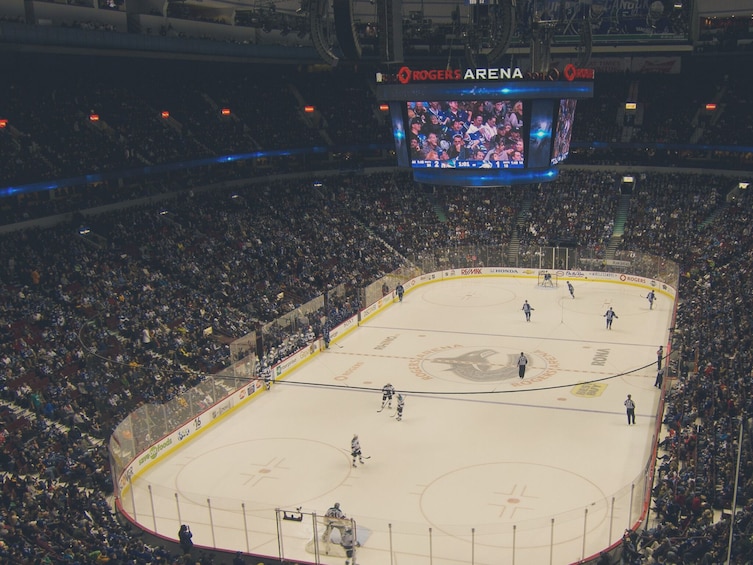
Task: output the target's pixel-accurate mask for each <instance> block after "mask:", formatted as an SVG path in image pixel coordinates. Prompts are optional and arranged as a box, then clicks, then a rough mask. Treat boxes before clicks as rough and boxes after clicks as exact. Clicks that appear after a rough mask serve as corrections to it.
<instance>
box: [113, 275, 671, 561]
mask: <svg viewBox="0 0 753 565" xmlns="http://www.w3.org/2000/svg"><path fill="white" fill-rule="evenodd" d="M559 282H560V286H559V287H558V288H541V287H538V286H536V281H535V280H531V279H514V278H470V279H469V278H466V279H457V280H450V281H445V282H439V283H433V284H427V285H424V286H421V287H417V288H415V289H413V290H411V291H410V292H409V293H407V294H406V295H405V299H404V301H403V302H402V303H399V302H395V303H394V304H393V305H391V306H389V307H388V308H387V309H386V310H385V311H383V312H382V313H380V314H378V315H377V316H375V317H373V318H372V319H370V320H368V321H366V322H365V323H364V324H362V326H361V327H359V328H358V329H356V330H355V331H353V332H351V333H350V334H348V335H347V336H345V337H344V338H343V339H342V340H340V341H338V342H335V343H333V344H332V345H331V347H330V349H329V350H327V351H324V352H322V353H321V354H317V355H315V356H314V358H313V359H311V360H310V361H309V362H307V363H305V364H304V365H303V366H302V367H301V368H300V369H298V370H297V371H295V372H293V373H291V374H290V375H288V376H287V377H286V379H285V380H284V381H282V382H279V383H275V384H274V385H273V387H272V390H271V391H269V392H263V393H261V394H260V395H259V397H258V398H256V399H254V400H253V401H251V402H250V403H248V404H247V405H246V406H244V407H242V408H241V409H238V410H236V411H235V412H234V413H232V414H231V415H230V416H228V417H227V418H225V420H224V421H222V422H221V423H220V424H218V425H217V426H214V427H213V428H212V429H209V430H207V431H206V432H204V433H202V434H199V435H198V436H197V437H196V438H194V439H193V440H192V441H190V442H188V443H187V445H185V446H183V447H181V448H180V449H179V450H178V451H177V452H176V453H175V454H173V455H171V456H170V457H169V458H167V459H166V460H165V461H163V462H162V463H160V464H158V465H155V466H154V467H152V468H150V469H149V470H148V471H147V472H145V473H144V474H143V475H142V476H140V477H138V478H137V479H136V480H135V482H134V488H133V492H130V491H129V492H128V493H127V495H126V496H125V497H124V500H123V503H124V505H125V506H126V508H132V507H133V506H134V505H135V516H136V519H137V520H138V521H140V522H141V523H143V524H144V525H145V526H146V527H147V528H148V529H150V530H156V531H157V532H159V533H161V534H163V535H167V536H169V537H176V535H177V530H178V526H179V524H180V523H189V524H190V525H191V529H192V531H193V532H194V542H195V543H196V544H198V545H205V546H210V547H221V548H226V549H231V550H242V551H246V550H250V551H251V552H254V553H259V554H264V555H271V556H280V554H282V555H283V556H284V557H286V558H287V559H289V560H290V559H296V560H300V561H306V562H311V563H315V562H317V559H318V560H319V562H321V563H342V562H343V560H342V558H340V557H334V556H328V555H326V554H324V553H323V552H324V551H326V548H322V549H320V551H321V552H322V554H320V555H319V556H317V555H315V554H312V553H310V552H307V551H306V550H305V547H306V544H307V542H309V541H310V540H311V539H312V537H313V526H312V521H311V519H310V518H309V516H308V514H307V515H306V516H305V519H304V521H303V522H293V521H280V522H279V531H280V533H281V536H280V537H278V535H277V527H278V523H277V521H276V514H275V511H274V509H275V508H281V509H285V510H295V509H296V508H299V507H300V508H301V510H302V511H303V512H316V513H318V514H320V515H321V514H323V513H324V512H325V511H326V509H327V508H329V507H330V506H331V505H332V504H333V503H334V502H335V501H337V502H340V503H341V505H342V508H343V510H344V511H345V512H346V513H347V514H348V516H349V517H353V518H355V520H356V522H357V525H358V532H359V533H358V538H359V541H360V542H361V544H362V547H361V548H360V549H359V550H358V554H357V560H358V563H360V564H361V565H406V564H411V565H414V564H415V565H424V564H426V565H432V564H436V565H450V564H461V563H474V564H478V565H498V564H502V563H512V562H514V563H518V564H524V565H526V564H531V565H538V564H543V563H572V562H575V561H577V560H579V559H581V557H583V556H588V555H592V554H594V553H597V552H598V551H599V550H600V549H602V548H604V547H607V546H608V545H609V544H610V543H611V542H613V541H615V540H617V539H619V537H620V536H621V534H622V532H623V531H624V529H625V528H626V527H628V526H629V525H631V524H632V523H633V521H634V520H635V519H636V518H637V516H639V515H640V510H641V508H640V505H641V503H642V498H643V491H642V490H640V491H639V492H632V491H635V489H636V487H634V486H632V485H636V484H640V483H637V482H636V481H640V480H641V479H642V477H641V475H642V471H643V469H644V467H645V465H646V462H647V460H648V458H649V457H651V456H652V444H653V435H654V433H655V429H656V410H657V406H658V401H659V391H658V389H656V388H654V387H653V384H654V378H655V375H656V370H655V361H656V350H657V348H658V346H659V345H660V344H664V343H666V341H667V337H668V328H669V326H670V325H671V315H672V308H673V304H672V302H671V300H670V299H669V298H667V297H666V296H665V295H663V294H658V300H657V301H656V302H655V304H654V309H653V310H649V308H648V301H647V300H646V299H645V298H643V297H644V296H645V294H646V291H645V289H642V288H638V287H636V286H631V285H623V284H616V283H597V282H592V281H583V280H579V281H573V282H574V284H575V287H576V289H575V299H572V298H571V297H570V295H569V294H568V292H567V288H566V287H565V284H564V280H560V281H559ZM525 299H527V300H528V301H529V302H530V303H531V305H532V306H533V307H534V308H535V310H534V312H533V315H532V320H531V322H528V323H527V322H526V321H525V317H524V315H523V312H522V311H521V306H522V304H523V301H524V300H525ZM609 306H612V307H613V308H614V310H615V312H617V314H618V316H619V319H617V320H615V321H614V324H613V329H612V330H610V331H608V330H606V329H605V320H604V317H603V314H604V312H605V311H606V309H607V308H608V307H609ZM521 351H523V352H525V354H526V355H527V356H528V359H529V365H528V369H527V371H526V378H525V379H523V380H522V381H521V379H519V378H518V371H517V367H516V360H517V357H518V355H519V354H520V352H521ZM636 369H637V370H636ZM387 382H390V383H392V384H393V385H394V386H395V388H396V389H397V390H398V391H400V392H401V393H402V394H403V395H405V398H406V403H405V413H404V417H403V420H402V421H400V422H398V421H397V420H396V419H395V418H394V417H392V416H393V414H394V405H395V403H394V401H393V410H390V409H385V410H384V411H382V412H377V410H378V409H379V407H380V404H381V387H382V386H383V385H384V384H385V383H387ZM590 382H593V384H592V385H582V383H590ZM320 385H330V386H320ZM627 394H632V397H633V399H634V400H635V402H636V405H637V410H636V414H637V425H635V426H628V425H627V420H626V415H625V408H624V405H623V402H624V400H625V397H626V395H627ZM354 433H357V434H358V435H359V437H360V441H361V445H362V447H363V452H364V454H365V455H368V456H369V457H370V459H368V460H367V461H366V462H365V464H364V465H362V466H359V467H357V468H353V467H351V461H350V455H349V450H350V440H351V437H352V436H353V434H354ZM640 489H642V486H640ZM152 508H154V511H152ZM584 535H585V541H584ZM279 539H281V540H282V545H280V544H279V543H278V540H279Z"/></svg>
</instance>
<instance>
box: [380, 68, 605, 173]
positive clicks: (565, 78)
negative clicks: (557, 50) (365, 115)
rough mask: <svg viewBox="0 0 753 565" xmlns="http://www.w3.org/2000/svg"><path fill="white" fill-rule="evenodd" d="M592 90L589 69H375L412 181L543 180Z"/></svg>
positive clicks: (563, 153) (401, 162) (563, 152)
mask: <svg viewBox="0 0 753 565" xmlns="http://www.w3.org/2000/svg"><path fill="white" fill-rule="evenodd" d="M592 96H593V70H590V69H576V68H575V67H573V66H572V65H568V67H567V68H566V69H565V71H564V72H563V73H559V72H558V71H554V72H550V73H548V74H547V75H546V76H538V75H535V74H534V75H532V74H530V73H524V72H523V71H521V70H520V69H518V68H502V69H443V70H426V69H420V70H414V69H409V68H408V67H403V68H401V69H400V70H399V71H398V73H396V74H394V75H389V74H384V73H379V74H378V75H377V97H378V98H379V100H380V102H386V103H388V104H389V108H390V116H391V120H392V129H393V136H394V138H395V152H396V156H397V162H398V166H399V167H403V168H408V169H411V170H413V176H414V179H415V180H417V181H419V182H425V183H429V184H442V185H459V186H506V185H511V184H521V183H532V182H546V181H550V180H553V179H554V178H556V176H557V169H556V167H555V165H557V164H558V163H560V162H561V161H563V160H564V159H566V158H567V155H568V152H569V146H570V136H571V133H572V126H573V119H574V116H575V106H576V102H577V100H578V99H582V98H590V97H592Z"/></svg>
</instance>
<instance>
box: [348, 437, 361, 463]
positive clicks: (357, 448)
mask: <svg viewBox="0 0 753 565" xmlns="http://www.w3.org/2000/svg"><path fill="white" fill-rule="evenodd" d="M350 454H351V456H352V457H353V466H354V467H357V465H356V458H358V461H359V462H360V463H361V465H363V454H362V453H361V442H359V441H358V434H354V435H353V439H352V440H350Z"/></svg>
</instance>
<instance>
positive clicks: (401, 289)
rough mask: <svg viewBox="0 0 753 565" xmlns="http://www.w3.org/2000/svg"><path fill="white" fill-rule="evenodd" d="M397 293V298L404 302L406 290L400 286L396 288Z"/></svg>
mask: <svg viewBox="0 0 753 565" xmlns="http://www.w3.org/2000/svg"><path fill="white" fill-rule="evenodd" d="M395 292H396V293H397V297H398V298H399V299H400V302H402V301H403V294H405V289H404V288H403V285H401V284H398V285H397V286H396V287H395Z"/></svg>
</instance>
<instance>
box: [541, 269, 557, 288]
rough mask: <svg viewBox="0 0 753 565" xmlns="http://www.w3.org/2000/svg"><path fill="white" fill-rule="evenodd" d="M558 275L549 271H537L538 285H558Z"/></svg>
mask: <svg viewBox="0 0 753 565" xmlns="http://www.w3.org/2000/svg"><path fill="white" fill-rule="evenodd" d="M558 283H559V277H558V276H557V275H556V274H555V273H552V272H550V271H539V282H538V284H539V286H551V287H555V286H558Z"/></svg>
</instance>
